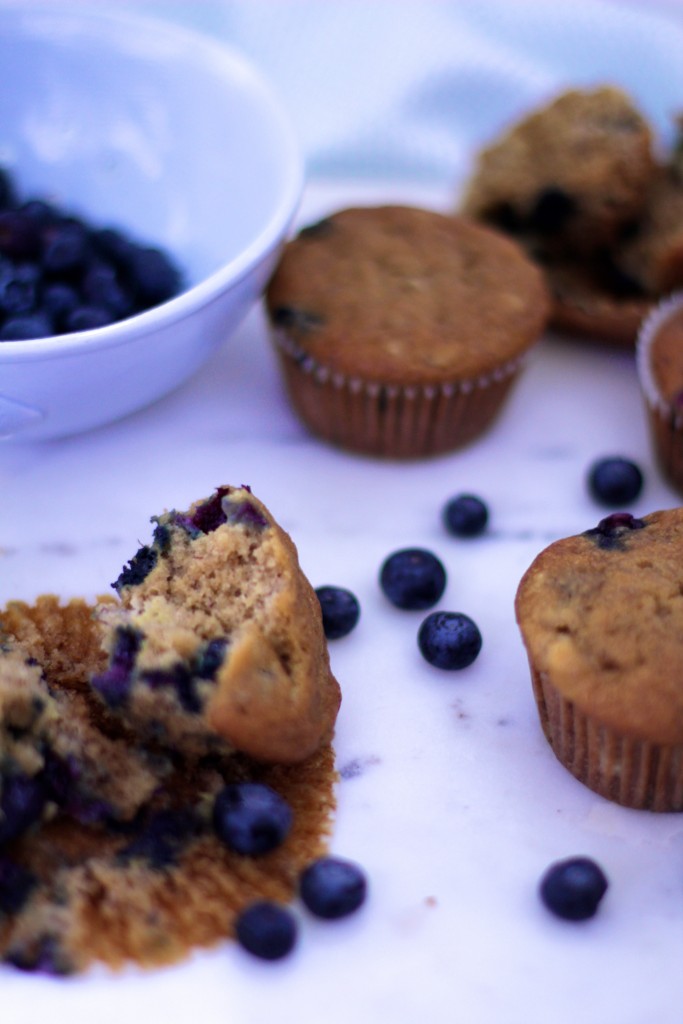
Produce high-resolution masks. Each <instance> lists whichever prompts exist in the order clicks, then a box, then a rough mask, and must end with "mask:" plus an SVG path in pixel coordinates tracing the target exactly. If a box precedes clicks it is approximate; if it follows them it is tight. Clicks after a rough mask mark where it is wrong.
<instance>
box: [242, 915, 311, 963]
mask: <svg viewBox="0 0 683 1024" xmlns="http://www.w3.org/2000/svg"><path fill="white" fill-rule="evenodd" d="M235 935H236V938H237V941H238V942H239V944H240V946H242V948H243V949H246V950H247V952H249V953H251V954H252V955H253V956H257V957H259V959H261V960H281V959H282V957H285V956H287V954H288V953H291V951H292V950H293V948H294V946H295V944H296V938H297V926H296V919H295V917H294V915H293V914H292V912H291V911H290V910H288V909H287V908H286V907H282V906H279V905H278V904H277V903H269V902H267V901H263V902H259V903H252V904H251V905H250V906H249V907H247V908H246V910H243V911H242V913H241V914H240V915H239V917H238V918H237V921H236V922H235Z"/></svg>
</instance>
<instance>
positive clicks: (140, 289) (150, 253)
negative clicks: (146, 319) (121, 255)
mask: <svg viewBox="0 0 683 1024" xmlns="http://www.w3.org/2000/svg"><path fill="white" fill-rule="evenodd" d="M128 282H129V284H130V287H131V289H132V291H133V292H134V294H135V296H136V301H137V306H138V309H147V308H149V307H150V306H156V305H158V304H159V303H160V302H165V301H166V300H167V299H170V298H172V297H173V296H174V295H177V294H178V292H179V291H180V288H181V279H180V273H179V271H178V269H177V268H176V267H175V266H174V264H173V263H172V262H171V260H170V259H169V257H168V256H167V255H166V254H165V253H164V252H162V251H161V249H156V248H153V247H143V246H134V247H132V249H131V251H130V253H129V256H128Z"/></svg>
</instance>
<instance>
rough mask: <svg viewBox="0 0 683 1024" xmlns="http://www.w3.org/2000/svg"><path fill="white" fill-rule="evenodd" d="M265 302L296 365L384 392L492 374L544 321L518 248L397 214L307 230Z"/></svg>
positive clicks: (331, 221) (485, 234) (539, 283)
mask: <svg viewBox="0 0 683 1024" xmlns="http://www.w3.org/2000/svg"><path fill="white" fill-rule="evenodd" d="M266 299H267V308H268V313H269V316H270V319H271V322H272V323H273V325H274V326H275V327H276V328H280V329H282V332H283V333H284V334H285V335H286V337H287V339H288V340H289V341H290V343H293V344H294V345H295V347H296V348H297V349H299V350H300V351H301V353H302V355H303V356H308V357H309V358H311V359H313V360H314V361H315V362H316V363H318V364H320V365H321V366H324V367H326V368H328V369H329V370H330V372H332V373H340V374H343V375H344V376H347V377H352V378H353V377H358V378H361V379H363V380H364V381H369V382H376V383H379V384H389V385H390V384H398V385H407V384H440V383H442V382H445V381H449V380H453V379H454V378H455V379H463V378H464V379H468V378H477V377H480V376H483V375H486V374H489V373H491V372H492V371H494V370H495V369H496V368H498V367H501V366H503V365H505V364H506V363H508V362H510V361H513V360H516V359H517V358H518V357H519V356H520V355H521V354H522V353H523V352H524V351H525V350H526V349H527V348H529V347H530V345H532V343H533V342H534V341H536V340H537V338H538V337H539V335H540V334H541V332H542V331H543V328H544V327H545V324H546V322H547V318H548V313H549V299H548V295H547V290H546V287H545V284H544V281H543V278H542V275H541V273H540V272H539V270H538V269H537V268H536V267H535V266H534V265H533V264H532V262H531V261H530V260H529V259H528V258H527V257H526V256H525V254H524V253H523V252H522V250H521V248H520V247H519V246H518V245H517V244H516V243H515V242H513V241H511V240H509V239H507V238H505V237H503V236H502V235H501V234H499V233H497V232H495V231H493V230H490V229H489V228H486V227H484V226H481V225H478V224H475V223H473V222H470V221H468V220H466V219H464V218H459V217H452V216H446V215H444V214H439V213H435V212H432V211H430V210H422V209H417V208H413V207H405V206H382V207H367V208H352V209H348V210H343V211H340V212H338V213H336V214H334V215H332V216H330V217H328V218H326V219H325V220H322V221H320V222H319V223H318V224H315V225H313V226H312V227H308V228H304V230H303V231H301V232H300V233H299V235H298V236H297V237H296V238H295V239H293V240H292V241H291V242H290V243H289V244H288V245H287V246H286V247H285V251H284V253H283V256H282V259H281V261H280V264H279V266H278V268H277V270H276V272H275V274H274V276H273V278H272V280H271V282H270V285H269V287H268V289H267V296H266Z"/></svg>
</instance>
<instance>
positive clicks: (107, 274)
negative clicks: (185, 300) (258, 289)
mask: <svg viewBox="0 0 683 1024" xmlns="http://www.w3.org/2000/svg"><path fill="white" fill-rule="evenodd" d="M181 288H182V276H181V273H180V271H179V269H178V267H177V266H176V265H175V264H174V262H173V260H172V259H171V258H170V257H169V256H168V254H167V253H165V252H164V251H163V250H162V249H159V248H157V247H154V246H149V245H144V244H140V243H138V242H136V241H133V239H132V238H130V237H129V236H128V234H126V233H125V232H123V231H120V230H117V229H115V228H112V227H95V226H93V225H91V224H89V223H88V222H87V221H86V220H84V219H83V218H82V217H78V216H75V215H73V214H71V213H69V212H67V211H65V210H63V209H61V208H60V207H59V206H58V205H56V204H55V203H51V202H47V201H46V200H44V199H38V198H29V199H27V200H23V201H22V200H20V199H19V196H18V192H17V188H16V185H15V182H14V180H13V177H12V175H11V174H10V172H9V171H7V170H6V169H3V168H0V341H22V340H27V339H29V338H45V337H52V336H53V335H55V334H65V333H70V332H72V331H83V330H89V329H92V328H96V327H104V326H106V325H107V324H110V323H114V322H116V321H118V320H124V319H125V318H127V317H129V316H132V315H134V314H136V313H141V312H143V311H144V310H146V309H150V308H151V307H153V306H157V305H159V303H161V302H165V301H166V300H167V299H170V298H172V297H173V296H174V295H177V294H178V293H179V292H180V290H181Z"/></svg>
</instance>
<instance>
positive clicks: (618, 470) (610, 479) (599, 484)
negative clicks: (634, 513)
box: [588, 456, 643, 508]
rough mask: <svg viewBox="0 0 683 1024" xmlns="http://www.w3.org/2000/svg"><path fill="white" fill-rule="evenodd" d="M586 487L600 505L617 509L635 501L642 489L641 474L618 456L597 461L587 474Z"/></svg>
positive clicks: (634, 465) (631, 464) (630, 463)
mask: <svg viewBox="0 0 683 1024" xmlns="http://www.w3.org/2000/svg"><path fill="white" fill-rule="evenodd" d="M588 487H589V490H590V492H591V494H592V496H593V497H594V498H595V500H596V501H597V502H599V503H600V504H601V505H605V506H607V508H619V507H620V506H623V505H629V504H630V503H631V502H633V501H635V500H636V498H637V497H638V495H639V494H640V492H641V490H642V489H643V474H642V472H641V470H640V468H639V467H638V466H637V465H636V464H635V462H631V461H630V460H629V459H624V458H621V457H620V456H613V457H611V458H606V459H599V460H598V461H597V462H594V463H593V465H592V466H591V468H590V471H589V473H588Z"/></svg>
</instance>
